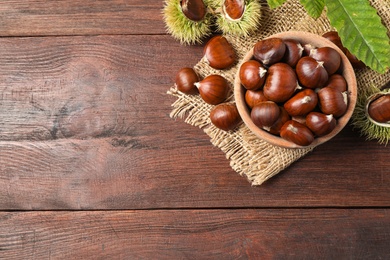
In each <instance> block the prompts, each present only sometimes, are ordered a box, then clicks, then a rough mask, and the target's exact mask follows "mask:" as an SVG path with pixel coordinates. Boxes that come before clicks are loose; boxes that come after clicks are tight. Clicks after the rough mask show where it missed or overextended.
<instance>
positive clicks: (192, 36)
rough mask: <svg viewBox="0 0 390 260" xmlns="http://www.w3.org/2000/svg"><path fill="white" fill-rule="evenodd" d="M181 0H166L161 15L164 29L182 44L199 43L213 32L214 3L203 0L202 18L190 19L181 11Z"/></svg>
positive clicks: (210, 0)
mask: <svg viewBox="0 0 390 260" xmlns="http://www.w3.org/2000/svg"><path fill="white" fill-rule="evenodd" d="M181 3H182V1H181V0H166V1H165V5H164V9H163V17H164V21H165V25H166V29H167V31H168V33H169V34H171V35H172V37H173V38H175V39H176V40H178V41H180V43H181V44H183V45H192V44H201V43H203V40H204V39H205V38H206V37H207V36H209V35H211V34H212V33H213V31H212V24H213V19H214V17H213V11H212V10H214V9H215V8H216V3H215V1H213V0H203V3H204V6H205V15H204V16H203V18H202V19H200V20H198V19H196V20H192V19H190V18H189V17H188V16H186V15H185V14H184V13H183V9H182V5H181Z"/></svg>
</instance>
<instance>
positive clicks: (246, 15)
mask: <svg viewBox="0 0 390 260" xmlns="http://www.w3.org/2000/svg"><path fill="white" fill-rule="evenodd" d="M225 1H226V2H229V1H228V0H218V1H217V2H219V8H218V9H217V10H218V11H219V13H218V15H217V19H216V25H217V28H218V29H219V30H220V31H222V32H223V33H224V34H230V35H235V36H248V35H249V34H251V33H253V32H255V31H256V30H257V28H258V27H259V25H260V21H261V9H262V5H261V3H260V2H259V1H258V0H242V1H243V2H244V9H243V11H242V15H241V16H240V17H231V16H229V14H228V12H227V10H226V9H227V8H226V7H225V6H226V5H225Z"/></svg>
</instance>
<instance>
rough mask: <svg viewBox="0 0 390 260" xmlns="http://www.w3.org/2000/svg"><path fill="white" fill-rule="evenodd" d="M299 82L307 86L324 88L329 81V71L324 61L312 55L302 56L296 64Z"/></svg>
mask: <svg viewBox="0 0 390 260" xmlns="http://www.w3.org/2000/svg"><path fill="white" fill-rule="evenodd" d="M296 73H297V77H298V80H299V83H300V84H301V85H302V86H305V87H307V88H312V89H315V88H322V87H323V86H325V84H326V82H327V81H328V72H327V71H326V69H325V68H324V63H323V62H319V61H317V60H315V59H314V58H312V57H309V56H305V57H302V58H301V59H300V60H299V61H298V63H297V66H296Z"/></svg>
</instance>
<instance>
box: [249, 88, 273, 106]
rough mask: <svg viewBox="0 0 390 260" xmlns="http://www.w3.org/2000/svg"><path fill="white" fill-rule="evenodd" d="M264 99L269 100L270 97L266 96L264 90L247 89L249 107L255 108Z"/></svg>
mask: <svg viewBox="0 0 390 260" xmlns="http://www.w3.org/2000/svg"><path fill="white" fill-rule="evenodd" d="M263 101H268V99H267V98H266V97H265V96H264V93H263V90H261V89H259V90H247V91H246V92H245V103H246V104H247V105H248V107H249V108H253V107H254V106H256V105H257V104H258V103H260V102H263Z"/></svg>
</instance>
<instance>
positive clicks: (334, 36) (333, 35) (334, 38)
mask: <svg viewBox="0 0 390 260" xmlns="http://www.w3.org/2000/svg"><path fill="white" fill-rule="evenodd" d="M322 37H324V38H326V39H328V40H329V41H331V42H333V43H334V44H335V45H336V46H337V47H339V49H340V50H341V51H342V52H344V53H345V51H344V49H345V48H344V46H343V43H342V42H341V38H340V36H339V34H338V33H337V32H336V31H329V32H326V33H324V34H323V35H322Z"/></svg>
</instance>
